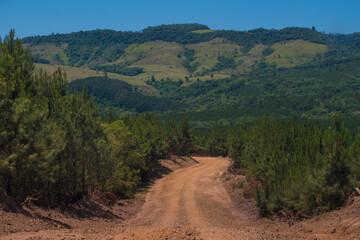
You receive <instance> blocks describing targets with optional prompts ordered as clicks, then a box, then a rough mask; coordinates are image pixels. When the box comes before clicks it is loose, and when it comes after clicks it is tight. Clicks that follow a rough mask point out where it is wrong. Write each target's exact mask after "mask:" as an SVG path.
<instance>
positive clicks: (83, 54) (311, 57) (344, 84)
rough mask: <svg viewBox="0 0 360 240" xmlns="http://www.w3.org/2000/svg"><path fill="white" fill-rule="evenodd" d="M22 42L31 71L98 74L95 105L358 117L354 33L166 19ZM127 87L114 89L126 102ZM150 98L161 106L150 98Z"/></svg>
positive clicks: (359, 62) (359, 75) (359, 49)
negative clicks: (219, 26)
mask: <svg viewBox="0 0 360 240" xmlns="http://www.w3.org/2000/svg"><path fill="white" fill-rule="evenodd" d="M22 42H23V43H24V44H25V45H26V46H28V47H29V48H30V51H31V53H32V55H33V58H34V61H35V63H36V67H37V68H43V69H45V70H47V71H52V70H54V69H57V67H59V66H60V67H61V68H62V69H64V70H65V71H66V72H67V76H68V79H69V80H70V81H71V80H76V79H85V78H88V77H97V79H98V82H97V84H95V85H96V87H101V88H102V89H101V90H99V89H96V87H95V88H91V89H89V92H90V93H91V94H93V95H94V96H95V97H96V98H95V99H96V101H97V102H98V103H99V104H100V106H101V109H112V110H113V111H116V112H123V111H124V110H125V111H133V112H144V111H158V112H163V113H162V115H163V117H165V118H167V117H169V113H168V110H171V112H170V117H174V118H175V119H181V118H183V117H188V118H189V119H191V120H193V121H201V122H204V121H217V122H219V121H220V122H222V123H224V124H227V123H229V122H230V123H231V122H236V121H241V120H244V119H246V120H252V119H256V118H257V117H259V116H263V115H264V114H266V113H269V114H270V115H276V116H283V117H284V116H285V117H290V116H295V117H299V118H303V117H307V118H316V119H327V118H328V117H329V116H331V115H332V114H333V113H334V112H341V113H342V114H343V115H344V117H345V119H352V120H351V121H353V120H354V119H355V120H356V119H357V118H358V116H359V114H360V102H359V101H360V88H359V87H360V85H359V82H360V33H353V34H325V33H321V32H318V31H316V29H315V28H314V27H313V28H311V29H310V28H299V27H289V28H284V29H281V30H273V29H271V30H268V29H263V28H259V29H255V30H250V31H229V30H212V29H209V27H207V26H205V25H201V24H174V25H161V26H157V27H148V28H146V29H144V30H142V31H139V32H121V31H113V30H94V31H86V32H76V33H70V34H53V35H50V36H35V37H28V38H24V39H23V40H22ZM100 78H101V79H109V78H110V79H116V80H121V81H123V82H127V83H129V84H130V85H132V86H133V87H132V88H134V89H137V90H136V91H132V93H131V96H133V97H131V99H132V100H131V103H130V104H129V101H130V100H127V101H122V100H121V101H117V100H114V99H113V97H112V96H114V94H113V92H114V89H112V87H111V86H114V85H113V83H114V82H113V81H105V82H104V84H108V85H106V86H105V85H104V84H98V83H99V81H101V80H99V79H100ZM80 82H81V81H80ZM109 84H110V85H109ZM105 89H108V90H109V92H106V91H105ZM99 92H101V97H97V96H96V94H97V93H99ZM140 92H142V93H140ZM122 93H124V91H122ZM128 94H129V92H127V93H126V94H125V93H124V94H122V95H121V94H117V95H118V96H120V95H121V96H122V97H123V99H125V98H128V99H129V96H130V95H128ZM139 94H140V95H139ZM141 94H142V95H141ZM144 94H150V95H151V94H155V95H158V96H159V95H160V96H161V98H159V97H151V98H147V97H145V95H144ZM140 96H141V97H140ZM141 98H143V99H141ZM158 99H161V100H160V101H161V102H164V103H162V104H157V101H158ZM145 103H146V104H145ZM141 105H143V106H145V105H146V106H145V107H139V106H141ZM101 109H100V110H101Z"/></svg>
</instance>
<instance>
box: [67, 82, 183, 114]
mask: <svg viewBox="0 0 360 240" xmlns="http://www.w3.org/2000/svg"><path fill="white" fill-rule="evenodd" d="M84 87H85V88H86V91H87V92H88V93H91V94H92V96H93V97H94V101H95V102H96V103H97V104H98V105H100V106H102V108H103V109H104V108H110V109H113V108H122V109H125V110H130V111H133V112H138V113H142V112H151V111H168V110H173V109H177V108H179V106H180V104H179V103H177V102H175V101H172V100H170V99H167V98H164V97H157V96H149V95H146V94H143V93H142V92H139V91H137V89H135V88H134V87H133V86H132V85H130V84H128V83H127V82H123V81H119V80H115V79H110V78H108V77H89V78H84V79H77V80H75V81H72V82H70V83H69V89H70V90H71V89H73V90H75V91H76V92H81V91H82V90H83V88H84Z"/></svg>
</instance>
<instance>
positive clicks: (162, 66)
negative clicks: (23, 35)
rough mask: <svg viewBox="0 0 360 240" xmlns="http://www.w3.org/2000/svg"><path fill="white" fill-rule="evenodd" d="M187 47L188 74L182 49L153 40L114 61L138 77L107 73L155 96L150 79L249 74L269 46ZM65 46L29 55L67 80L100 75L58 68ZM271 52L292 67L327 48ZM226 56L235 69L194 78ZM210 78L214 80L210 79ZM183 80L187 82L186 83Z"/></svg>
mask: <svg viewBox="0 0 360 240" xmlns="http://www.w3.org/2000/svg"><path fill="white" fill-rule="evenodd" d="M209 31H214V30H199V31H194V32H196V33H206V32H209ZM186 47H187V48H189V49H194V50H195V60H194V61H193V62H192V63H195V62H199V63H200V65H199V67H198V68H197V70H196V71H195V72H194V73H192V74H190V73H189V72H188V70H187V69H186V68H185V67H184V66H183V64H182V63H183V61H185V59H186V58H185V56H184V48H183V46H182V45H180V44H178V43H175V42H164V41H153V42H146V43H142V44H132V45H130V46H129V47H128V48H126V49H125V53H124V54H123V55H122V56H121V57H120V58H119V59H117V60H116V61H115V62H112V63H107V64H114V63H121V64H124V65H127V66H128V67H141V68H144V70H145V72H144V73H142V74H139V75H137V76H133V77H130V76H124V75H120V74H115V73H108V76H109V77H110V78H114V79H119V80H122V81H126V82H128V83H130V84H132V85H135V86H139V87H140V88H141V89H143V91H145V92H150V93H154V94H157V92H156V90H155V89H154V88H152V87H150V86H148V85H147V84H146V81H148V80H150V79H151V77H152V76H154V77H155V79H156V81H160V80H161V79H164V80H166V79H168V78H169V79H171V80H172V81H178V80H180V79H181V80H183V81H184V86H187V85H189V84H191V83H194V82H196V81H197V79H198V78H199V80H200V81H205V80H209V79H216V78H217V79H220V78H226V77H230V76H231V75H232V74H242V73H246V72H250V71H251V67H252V66H254V65H256V64H257V63H258V62H260V61H261V60H262V59H263V54H262V53H263V50H264V49H265V48H267V47H268V46H265V45H256V46H254V47H253V48H252V49H250V51H249V52H247V53H246V54H243V53H242V51H241V48H242V47H241V46H239V45H237V44H235V43H233V42H230V41H228V40H226V39H223V38H216V39H213V40H211V41H207V42H202V43H197V44H187V45H186ZM66 48H67V44H61V45H58V46H56V45H55V44H40V45H38V46H32V47H31V52H32V54H39V55H40V57H41V58H44V59H47V60H49V61H50V63H51V64H36V67H37V68H43V69H44V70H46V71H47V72H49V73H51V72H53V71H55V70H56V69H57V68H58V67H61V68H62V69H63V70H65V71H66V72H67V76H68V80H69V81H72V80H74V79H79V78H85V77H92V76H103V73H102V72H98V71H95V70H91V69H89V68H85V67H69V66H64V65H59V62H58V61H56V60H55V56H56V55H58V56H60V58H61V59H62V61H63V62H64V63H65V65H66V64H67V63H68V62H69V60H68V58H67V56H66V54H65V50H66ZM271 48H273V49H274V52H273V53H272V54H271V55H269V56H267V57H266V58H265V60H266V62H267V63H269V64H271V63H273V62H275V63H276V64H277V66H278V67H293V66H296V65H299V64H303V63H305V62H306V61H308V60H310V59H311V58H313V57H314V56H315V55H316V54H319V53H320V54H321V53H324V52H326V51H327V47H326V46H325V45H321V44H315V43H310V42H306V41H303V40H293V41H287V42H282V43H277V44H274V45H273V46H271ZM219 56H225V57H229V58H234V60H235V63H237V66H236V68H235V69H223V70H221V71H216V72H211V73H210V72H209V73H207V74H205V75H204V76H199V77H197V76H195V74H196V73H197V72H198V73H202V72H205V71H207V70H211V69H212V68H213V67H214V66H216V64H217V63H218V57H219ZM211 75H213V77H211ZM185 78H187V79H188V80H187V81H186V80H185Z"/></svg>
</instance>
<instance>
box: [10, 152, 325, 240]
mask: <svg viewBox="0 0 360 240" xmlns="http://www.w3.org/2000/svg"><path fill="white" fill-rule="evenodd" d="M195 159H196V160H197V161H198V162H199V164H197V165H194V166H191V167H189V168H185V169H180V170H177V171H175V172H174V173H171V174H169V175H167V176H165V177H163V178H161V179H159V180H157V181H156V182H155V184H154V185H153V186H152V187H151V189H150V190H149V193H148V194H147V196H146V201H145V203H144V205H143V206H142V209H141V211H139V213H138V214H137V215H136V217H134V218H132V219H130V220H127V221H122V222H120V223H118V224H116V225H112V226H111V227H110V226H109V227H104V226H103V225H102V226H101V227H100V226H99V228H92V229H86V230H84V229H60V230H42V231H39V232H29V233H15V234H12V235H9V236H7V237H6V239H29V238H31V239H49V238H50V239H314V237H315V235H314V234H313V233H311V232H308V233H306V232H299V231H296V232H294V231H291V230H287V228H288V225H287V224H285V223H284V224H280V225H278V226H274V225H272V226H271V227H269V225H266V224H264V222H263V221H260V220H256V219H254V217H253V216H251V215H249V214H247V213H246V211H241V210H239V208H238V206H235V205H234V203H233V202H232V200H231V198H230V196H229V194H228V192H227V191H226V189H225V188H224V186H223V184H222V183H221V182H220V176H221V174H223V173H224V172H225V171H226V169H227V168H228V166H229V164H230V161H229V159H227V158H221V157H196V158H195ZM316 237H317V238H318V239H321V238H322V237H324V238H326V239H328V238H329V237H328V236H325V235H324V236H322V235H316Z"/></svg>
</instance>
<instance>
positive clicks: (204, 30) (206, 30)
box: [191, 29, 217, 33]
mask: <svg viewBox="0 0 360 240" xmlns="http://www.w3.org/2000/svg"><path fill="white" fill-rule="evenodd" d="M215 31H217V30H211V29H203V30H195V31H191V32H192V33H211V32H215Z"/></svg>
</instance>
